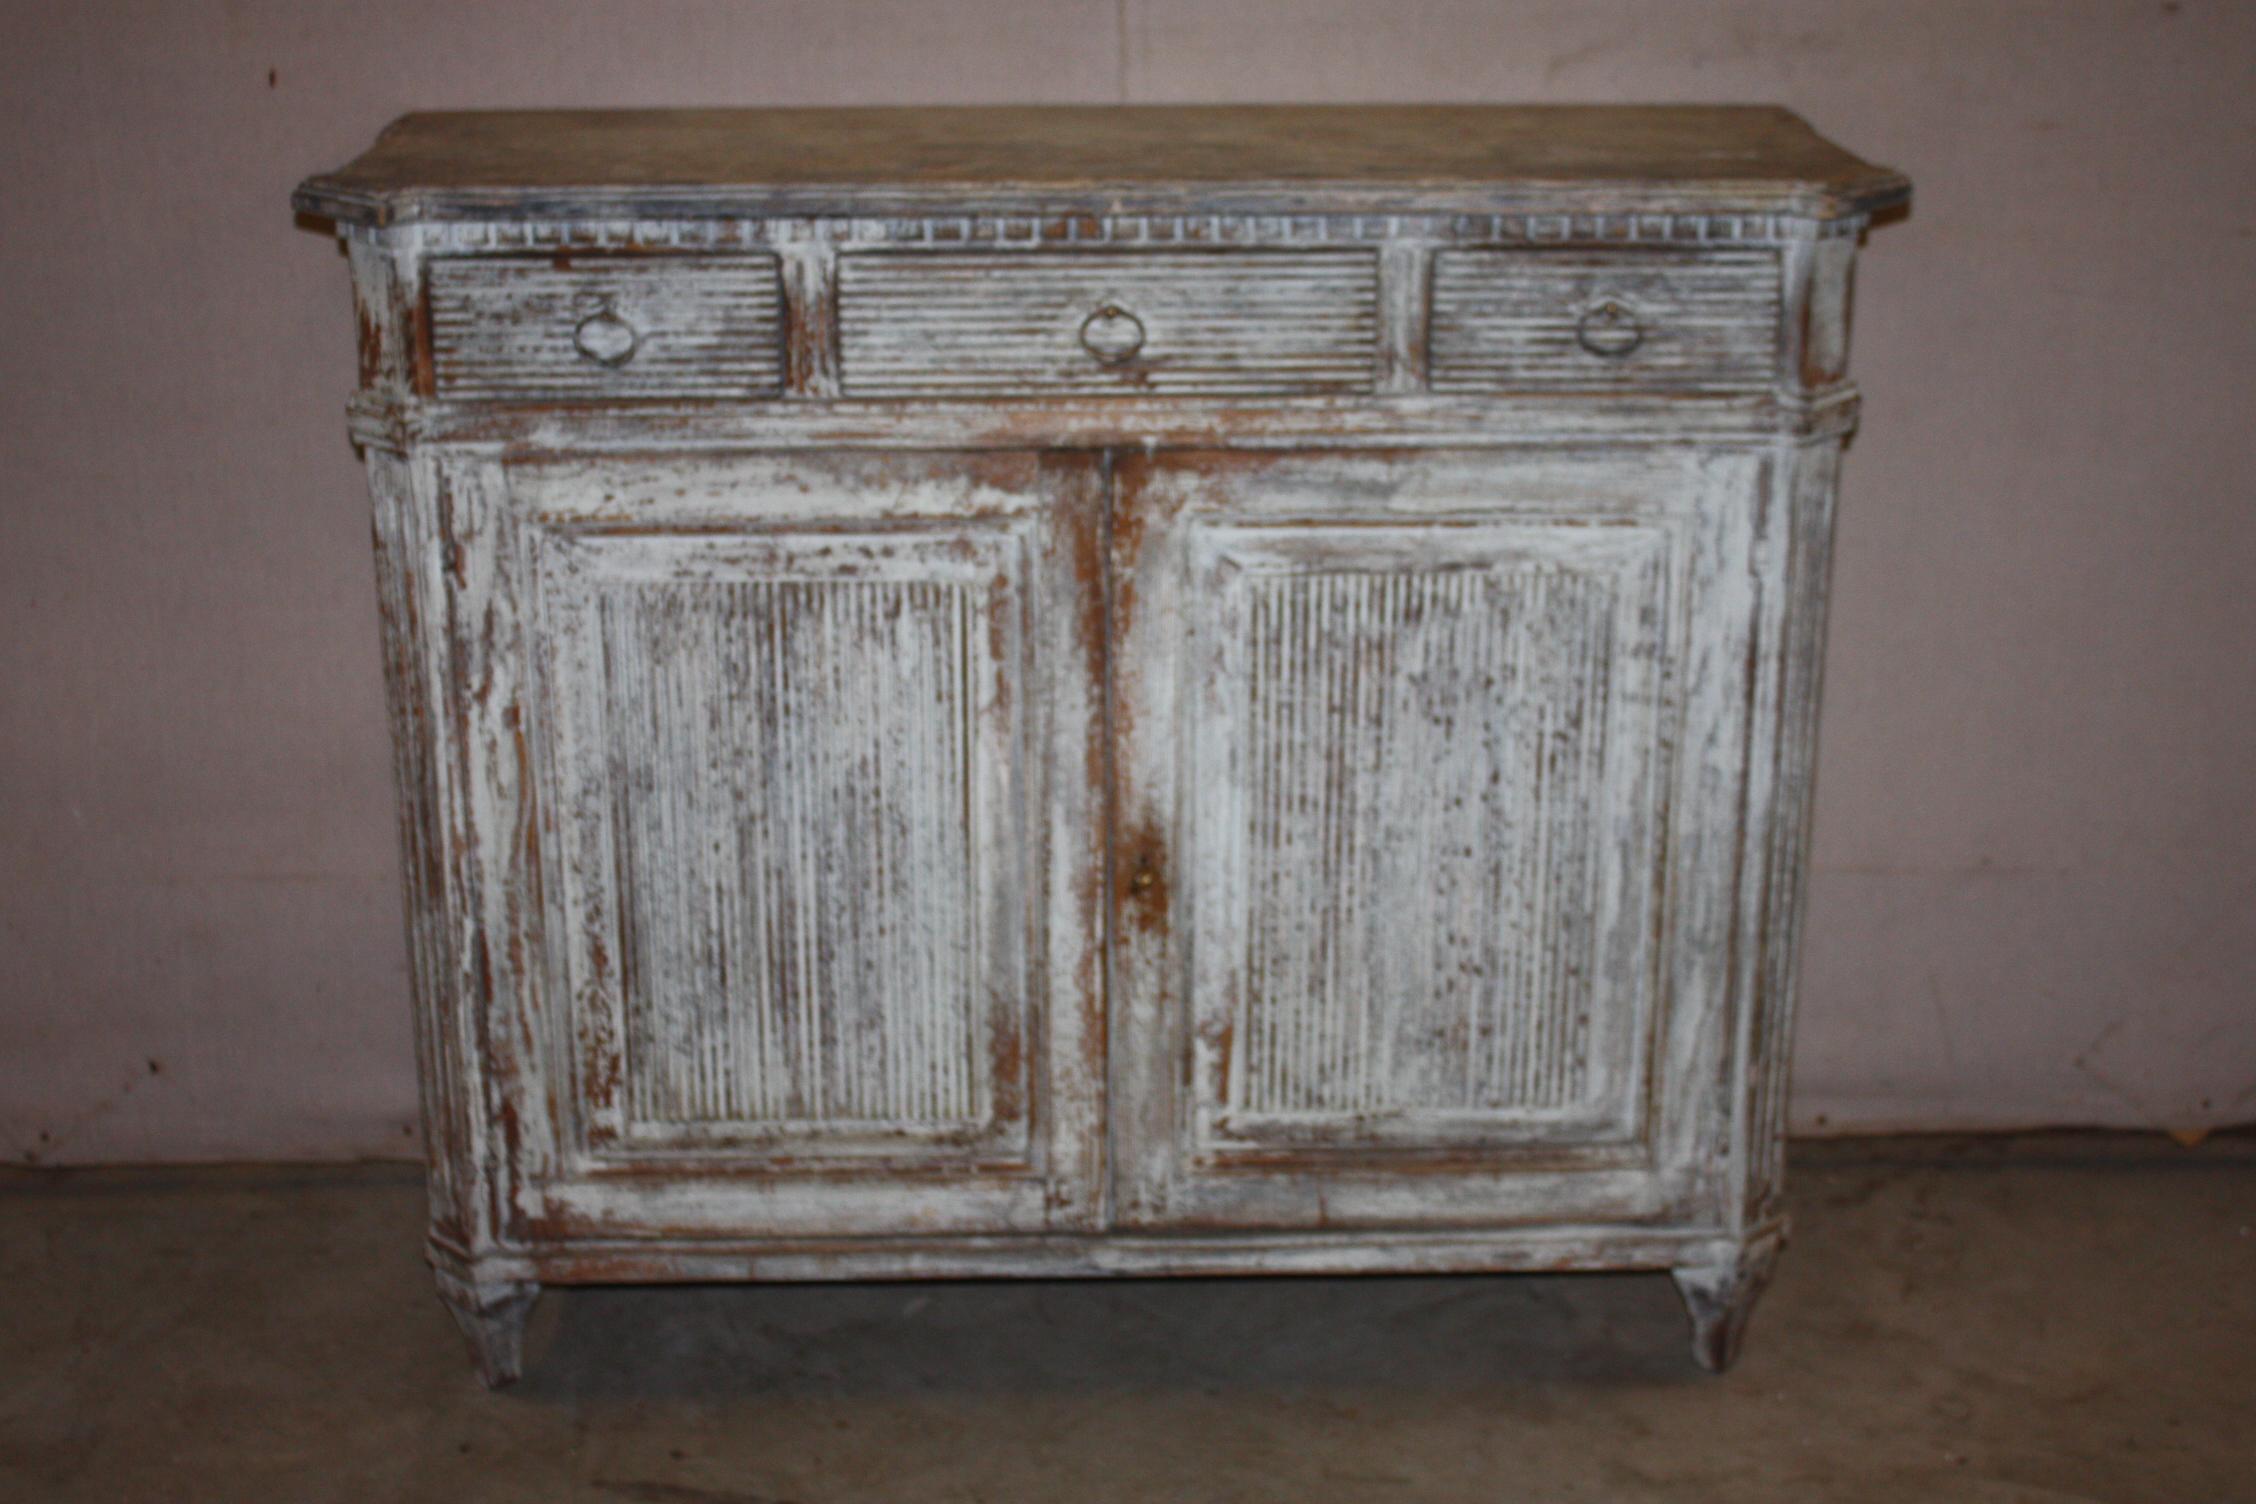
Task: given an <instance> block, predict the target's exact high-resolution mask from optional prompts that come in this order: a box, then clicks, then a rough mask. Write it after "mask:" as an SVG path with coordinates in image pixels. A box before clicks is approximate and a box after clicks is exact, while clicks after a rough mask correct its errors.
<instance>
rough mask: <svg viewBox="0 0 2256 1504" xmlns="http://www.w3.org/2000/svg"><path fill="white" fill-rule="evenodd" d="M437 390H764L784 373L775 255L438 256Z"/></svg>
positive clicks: (454, 393) (496, 394)
mask: <svg viewBox="0 0 2256 1504" xmlns="http://www.w3.org/2000/svg"><path fill="white" fill-rule="evenodd" d="M430 301H431V365H432V375H433V384H434V386H435V388H436V390H437V393H438V395H440V396H442V397H452V398H457V399H461V400H468V401H477V400H480V399H506V398H513V397H515V398H539V397H547V398H571V397H590V398H635V397H764V396H772V395H773V394H774V393H775V391H776V389H777V387H778V385H779V384H780V382H781V379H782V370H783V317H782V295H781V292H780V290H779V286H778V281H777V267H776V260H775V258H774V257H772V256H620V257H609V258H606V257H572V258H568V259H565V260H563V261H559V260H557V259H554V258H550V257H545V256H544V257H540V258H537V259H536V258H530V257H527V258H512V257H497V258H487V257H480V258H475V259H472V258H461V259H452V260H439V261H434V262H433V263H431V272H430Z"/></svg>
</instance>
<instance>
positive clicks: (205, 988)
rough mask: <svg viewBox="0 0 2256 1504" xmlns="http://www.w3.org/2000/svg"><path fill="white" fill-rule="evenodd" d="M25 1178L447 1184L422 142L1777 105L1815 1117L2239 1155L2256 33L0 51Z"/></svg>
mask: <svg viewBox="0 0 2256 1504" xmlns="http://www.w3.org/2000/svg"><path fill="white" fill-rule="evenodd" d="M0 42H4V45H0V127H4V128H0V164H4V165H0V288H4V289H5V291H4V293H0V941H4V943H5V947H6V958H5V964H4V965H0V1155H5V1156H6V1157H7V1158H9V1159H12V1160H15V1161H17V1162H23V1161H27V1160H36V1161H40V1162H52V1163H70V1162H90V1161H103V1160H171V1159H208V1158H298V1157H328V1156H360V1155H378V1154H397V1153H403V1152H408V1151H411V1150H412V1149H413V1135H414V1129H413V1118H414V1104H415V1085H414V1076H413V1069H412V1063H411V1060H410V1057H409V1047H408V1026H407V1007H406V996H405V994H406V985H407V981H406V966H405V960H404V946H403V941H402V937H401V925H400V915H399V898H398V887H397V875H396V857H395V853H394V847H393V816H392V807H391V789H390V781H389V770H388V762H387V754H386V751H385V744H384V724H383V718H382V714H381V689H380V684H379V681H378V675H377V655H376V646H375V619H376V608H375V602H374V598H373V591H372V586H371V581H370V569H369V559H368V541H367V525H366V521H365V517H366V512H365V500H364V495H363V492H362V489H361V480H360V474H359V471H358V468H357V465H356V463H355V461H354V458H353V455H352V453H351V450H350V449H349V447H348V446H347V444H346V441H345V437H344V426H343V414H342V405H343V402H344V398H345V395H346V393H347V390H348V388H349V386H350V383H351V381H352V375H353V351H352V322H351V318H350V315H349V312H348V308H347V303H346V282H345V269H344V264H343V262H342V260H341V258H340V257H339V256H338V254H337V253H336V251H335V250H334V249H333V248H332V247H331V246H330V245H329V244H328V243H327V242H325V241H323V240H322V239H320V238H317V237H315V236H313V235H308V234H305V233H302V232H300V231H297V230H294V229H293V228H292V225H291V220H290V215H289V212H288V209H287V207H286V201H287V196H288V193H289V190H290V188H291V186H292V184H293V183H295V182H296V180H297V179H298V178H299V177H301V176H302V175H304V174H305V173H307V172H309V171H311V170H313V169H316V168H322V167H328V166H333V165H335V164H337V163H339V162H341V161H343V160H345V159H346V158H347V157H349V156H351V155H352V154H353V153H355V152H356V151H357V150H359V149H360V148H361V147H362V146H363V145H364V144H366V142H367V141H368V140H369V138H370V137H371V136H372V135H373V134H374V133H375V131H376V130H377V128H378V127H379V126H381V125H382V124H383V123H384V122H385V121H387V120H388V119H390V118H391V117H392V116H394V115H396V114H398V113H400V112H402V111H404V110H407V109H411V108H423V107H460V106H476V105H662V104H765V103H779V104H780V103H791V104H813V103H878V102H884V103H947V102H991V101H1059V102H1068V101H1090V102H1097V101H1113V100H1131V101H1144V102H1161V101H1177V100H1180V101H1191V100H1476V101H1544V100H1552V101H1576V100H1586V101H1596V100H1713V101H1737V100H1762V101H1774V102H1777V103H1782V104H1785V105H1788V106H1790V107H1792V108H1794V109H1797V110H1799V111H1801V112H1802V113H1804V114H1805V115H1807V116H1808V117H1809V118H1810V119H1811V120H1813V121H1815V122H1816V123H1817V125H1818V126H1819V127H1820V128H1821V129H1822V130H1825V131H1826V132H1828V133H1830V134H1832V135H1834V136H1835V137H1836V138H1837V139H1839V140H1841V141H1842V142H1844V143H1845V144H1847V145H1848V146H1850V147H1851V148H1852V149H1854V150H1856V151H1858V152H1860V153H1862V154H1864V155H1866V156H1868V157H1871V158H1873V159H1874V160H1877V161H1881V162H1885V163H1888V164H1890V165H1893V166H1897V167H1901V168H1903V169H1905V170H1907V171H1909V172H1910V173H1911V175H1912V176H1913V178H1914V179H1915V181H1916V182H1917V184H1918V200H1917V204H1916V207H1915V210H1914V214H1913V217H1912V218H1911V219H1910V220H1909V221H1908V222H1907V223H1904V224H1901V225H1897V226H1894V227H1892V228H1890V229H1888V230H1887V231H1885V232H1884V233H1882V234H1879V235H1876V236H1875V237H1874V239H1873V242H1872V245H1871V248H1870V250H1869V253H1868V255H1867V256H1866V259H1865V261H1864V263H1863V266H1862V268H1861V276H1860V284H1861V285H1860V296H1861V300H1862V303H1861V306H1862V313H1863V316H1862V320H1861V324H1860V327H1859V329H1858V332H1857V351H1856V363H1857V368H1858V374H1859V376H1860V378H1861V380H1862V382H1863V385H1864V388H1865V392H1866V409H1865V432H1864V436H1863V437H1862V438H1861V439H1860V440H1859V441H1858V443H1857V444H1856V445H1855V447H1854V448H1853V449H1852V451H1851V454H1850V461H1849V465H1848V470H1847V480H1846V487H1845V493H1844V498H1843V515H1842V526H1841V535H1840V545H1839V553H1838V562H1837V566H1836V587H1837V590H1836V597H1835V601H1836V604H1835V616H1834V636H1833V645H1832V652H1831V656H1830V660H1829V664H1828V669H1827V679H1828V686H1827V687H1828V692H1829V695H1830V706H1829V710H1828V713H1827V717H1826V722H1825V735H1824V742H1823V751H1822V772H1821V775H1820V797H1819V807H1818V817H1817V819H1818V834H1817V850H1816V869H1817V870H1816V877H1815V883H1814V892H1813V912H1812V915H1811V923H1810V928H1809V941H1808V953H1807V956H1806V966H1805V973H1804V979H1805V990H1804V1011H1803V1023H1804V1027H1803V1031H1802V1036H1801V1047H1800V1051H1799V1056H1798V1060H1797V1072H1798V1074H1797V1083H1796V1095H1795V1109H1794V1120H1795V1123H1796V1125H1797V1126H1798V1127H1799V1128H1801V1129H1803V1130H1805V1131H1811V1130H1815V1131H1830V1132H1840V1131H1844V1130H1861V1129H1880V1128H1949V1127H1967V1126H2004V1125H2024V1124H2063V1123H2111V1124H2124V1125H2141V1126H2167V1127H2176V1128H2189V1127H2193V1126H2196V1125H2201V1124H2215V1123H2222V1122H2228V1121H2237V1120H2245V1119H2248V1118H2251V1117H2256V860H2252V859H2256V799H2252V797H2251V778H2250V773H2251V770H2252V768H2256V755H2252V753H2251V749H2250V744H2251V740H2252V737H2256V663H2252V659H2256V588H2252V587H2251V584H2250V582H2251V580H2256V495H2252V494H2251V481H2250V476H2251V475H2252V474H2256V463H2252V461H2256V455H2252V453H2251V448H2252V440H2251V434H2252V433H2256V422H2252V419H2256V240H2252V238H2251V236H2252V229H2251V226H2252V219H2251V215H2252V212H2256V211H2252V209H2251V203H2252V198H2251V193H2250V190H2251V188H2252V187H2256V105H2252V100H2256V96H2252V95H2251V93H2250V91H2249V90H2248V88H2247V83H2248V80H2249V78H2250V77H2251V76H2256V6H2251V5H2248V4H2246V3H2243V0H2140V3H2128V0H2124V3H2103V0H2029V3H2012V0H1989V3H1984V4H1979V5H1967V4H1963V3H1958V0H1768V3H1715V4H1710V3H1690V0H1572V3H1569V0H1554V3H1535V0H1488V3H1472V0H1393V3H1390V4H1387V5H1372V4H1368V3H1351V0H1309V3H1300V4H1288V3H1282V0H1049V3H1035V0H978V3H940V0H771V3H764V4H735V3H695V0H675V3H669V4H665V5H629V4H611V5H600V4H584V3H583V4H555V3H544V4H536V3H531V0H493V3H484V4H478V5H463V4H459V3H451V0H450V3H435V0H395V3H392V4H387V5H382V6H342V5H307V4H303V3H291V0H231V3H219V0H173V3H166V4H155V3H146V4H127V3H102V4H89V5H80V6H70V7H65V6H57V5H49V4H40V3H34V0H0Z"/></svg>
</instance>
